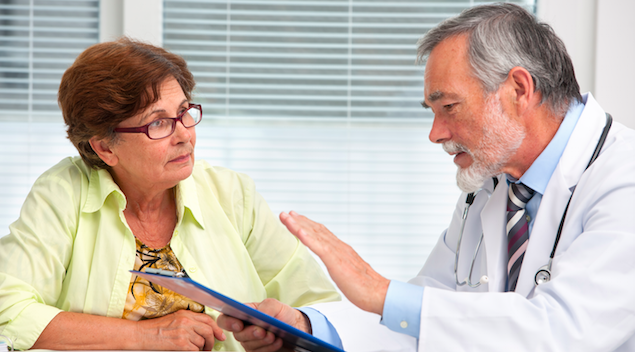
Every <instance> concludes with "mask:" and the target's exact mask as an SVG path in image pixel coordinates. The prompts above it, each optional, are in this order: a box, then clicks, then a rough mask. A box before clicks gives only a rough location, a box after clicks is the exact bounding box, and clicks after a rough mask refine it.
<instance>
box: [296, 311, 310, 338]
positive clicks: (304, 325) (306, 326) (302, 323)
mask: <svg viewBox="0 0 635 352" xmlns="http://www.w3.org/2000/svg"><path fill="white" fill-rule="evenodd" d="M295 311H296V312H298V313H300V314H298V315H297V319H296V327H297V328H298V329H300V330H302V331H304V332H306V333H308V334H311V335H313V330H312V329H311V321H310V320H309V317H308V316H307V315H306V314H304V312H302V311H301V310H297V309H296V310H295Z"/></svg>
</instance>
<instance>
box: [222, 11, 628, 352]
mask: <svg viewBox="0 0 635 352" xmlns="http://www.w3.org/2000/svg"><path fill="white" fill-rule="evenodd" d="M418 50H419V56H420V58H422V59H423V60H424V61H426V69H425V76H424V101H423V103H422V105H423V106H424V107H425V108H429V109H431V110H432V112H433V113H434V123H433V126H432V130H431V132H430V140H431V141H432V142H434V143H439V144H441V145H442V146H443V148H444V150H446V151H447V152H448V153H449V154H451V155H454V156H455V157H454V162H455V164H456V165H457V166H458V173H457V181H458V185H459V187H460V188H461V189H462V190H463V191H464V192H465V193H463V194H462V195H461V196H460V198H459V200H458V203H457V206H456V210H455V212H454V216H453V219H452V222H451V223H450V226H449V227H448V229H447V230H446V231H445V232H444V233H442V235H441V237H440V238H439V241H438V243H437V245H436V247H435V248H434V250H433V251H432V253H431V255H430V257H429V258H428V260H427V262H426V264H425V265H424V267H423V269H422V270H421V272H420V273H419V275H418V276H417V277H415V278H414V279H412V280H411V281H410V282H409V283H401V282H397V281H390V280H388V279H386V278H384V277H382V276H380V275H379V274H378V273H376V272H375V271H374V270H373V269H372V268H371V267H370V266H369V265H368V264H367V263H366V262H364V261H363V260H362V259H361V258H360V257H359V256H358V255H357V254H356V253H355V252H354V251H353V250H352V249H351V248H350V247H349V246H348V245H346V244H344V243H343V242H341V241H340V240H338V239H337V237H335V236H334V235H333V234H332V233H331V232H329V231H328V230H327V229H326V228H325V227H324V226H322V225H320V224H317V223H315V222H313V221H311V220H309V219H307V218H306V217H304V216H301V215H299V214H296V213H294V212H290V213H289V214H286V213H283V214H281V215H280V218H281V220H282V221H283V223H284V224H285V225H287V227H288V228H289V229H290V230H291V232H292V233H294V234H295V235H296V236H297V237H298V238H300V240H301V241H302V242H303V243H304V244H306V245H307V246H308V247H309V248H310V249H311V250H313V251H314V252H315V253H316V254H317V255H318V256H320V258H321V259H322V260H323V262H324V264H325V265H326V267H327V268H328V270H329V273H330V274H331V277H332V278H333V280H334V281H335V282H336V283H337V285H338V286H339V288H340V289H341V290H342V292H343V293H344V294H345V295H346V297H347V298H348V299H349V300H350V302H351V303H353V304H354V305H356V306H357V307H359V308H361V310H363V311H366V312H370V313H364V312H362V311H361V310H359V309H351V308H350V307H347V306H343V305H342V303H338V304H323V305H320V306H316V307H315V308H316V309H317V311H310V310H304V314H305V315H303V314H302V313H300V312H299V311H297V310H293V309H290V308H289V307H287V306H284V305H282V304H279V303H278V302H277V301H272V300H267V301H264V302H263V303H260V304H259V305H257V306H258V307H259V309H261V310H263V311H265V312H267V313H269V314H272V315H274V316H277V317H279V318H281V319H283V320H285V321H287V322H289V323H292V324H294V325H296V326H304V324H306V325H305V326H304V329H305V331H311V332H312V333H313V334H314V335H316V336H318V337H322V338H324V339H327V340H329V341H330V342H332V343H334V344H339V343H340V340H341V345H342V346H343V347H344V348H345V349H346V350H349V351H354V350H359V351H370V350H390V349H394V350H397V349H404V350H407V349H415V346H418V350H419V351H634V350H635V205H634V204H635V203H634V201H633V200H634V199H635V132H634V131H633V130H630V129H628V128H626V127H624V126H623V125H621V124H619V123H617V122H612V124H611V123H610V119H608V118H607V117H606V115H605V112H604V111H603V110H602V108H601V107H600V106H599V105H598V103H597V102H596V101H595V100H594V98H593V96H591V94H585V95H580V93H579V86H578V83H577V81H576V79H575V76H574V71H573V66H572V63H571V60H570V58H569V56H568V55H567V53H566V50H565V47H564V44H563V43H562V41H561V40H560V39H559V38H557V37H556V35H555V34H554V32H553V30H552V29H551V28H550V27H549V26H548V25H546V24H543V23H539V22H537V21H536V19H535V18H534V17H533V16H532V15H531V14H529V13H528V12H527V11H525V10H524V9H522V8H521V7H519V6H516V5H513V4H495V5H484V6H478V7H473V8H471V9H468V10H466V11H464V12H463V13H461V14H460V15H459V16H458V17H455V18H451V19H449V20H447V21H445V22H443V23H441V24H440V25H439V26H437V27H436V28H434V29H432V30H430V31H429V32H428V33H427V34H426V35H425V36H424V37H423V38H422V39H421V40H420V42H419V49H418ZM607 132H608V135H607V134H606V133H607ZM589 164H590V165H589ZM472 193H473V195H470V194H472ZM470 203H471V205H470ZM467 207H470V209H469V211H466V208H467ZM567 208H568V209H567ZM565 213H566V216H565ZM559 227H561V230H560V231H559V230H558V229H559ZM559 233H560V235H558V234H559ZM479 242H481V243H480V245H479ZM552 252H553V253H552ZM304 316H307V317H308V318H309V319H306V318H304ZM379 316H381V323H377V322H378V321H379ZM372 317H375V319H374V321H373V320H372ZM219 325H220V326H221V327H223V328H225V329H229V330H232V331H234V332H235V336H236V338H237V339H238V340H239V341H242V342H243V346H245V347H246V348H247V349H248V350H256V349H258V350H260V351H267V350H275V349H277V348H279V346H280V341H279V339H277V338H276V337H275V336H274V335H273V334H272V333H271V332H265V331H262V329H260V328H257V327H254V326H249V327H244V326H243V325H242V323H241V322H239V321H237V320H235V319H233V318H230V317H227V316H222V317H221V318H219ZM388 329H390V330H388ZM388 331H394V332H396V333H394V334H392V335H391V333H390V332H388ZM364 342H367V343H364Z"/></svg>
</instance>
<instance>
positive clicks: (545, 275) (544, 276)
mask: <svg viewBox="0 0 635 352" xmlns="http://www.w3.org/2000/svg"><path fill="white" fill-rule="evenodd" d="M549 280H551V271H550V270H549V265H545V266H542V267H541V268H540V269H538V271H537V272H536V276H535V277H534V281H535V282H536V285H540V284H544V283H545V282H549Z"/></svg>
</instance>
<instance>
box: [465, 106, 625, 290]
mask: <svg viewBox="0 0 635 352" xmlns="http://www.w3.org/2000/svg"><path fill="white" fill-rule="evenodd" d="M612 122H613V118H612V117H611V115H610V114H608V113H607V114H606V124H605V125H604V129H603V130H602V135H601V136H600V140H599V141H598V144H597V145H596V146H595V151H593V155H592V156H591V160H589V164H587V166H586V167H585V168H584V171H586V170H587V169H588V168H589V166H591V164H593V162H594V161H595V159H597V157H598V155H600V150H602V146H604V142H605V141H606V136H607V135H608V134H609V130H610V129H611V124H612ZM492 180H493V181H494V189H496V186H497V185H498V179H497V178H496V177H492ZM483 190H484V189H481V190H479V191H478V192H476V193H474V192H472V193H470V194H468V195H467V197H466V199H465V209H464V210H463V215H462V216H461V228H460V232H459V240H458V242H457V247H456V256H455V258H454V280H455V281H456V284H457V285H459V286H463V285H468V286H469V287H471V288H476V287H479V286H481V285H482V284H486V283H488V282H489V278H488V277H487V275H483V276H481V278H480V279H479V280H478V282H472V271H473V270H474V263H475V262H476V256H477V255H478V251H479V249H480V248H481V243H482V242H483V236H484V235H483V233H482V232H481V237H480V238H479V240H478V243H477V244H476V250H475V251H474V256H472V264H471V265H470V271H469V273H468V275H467V277H466V278H465V280H463V281H459V276H458V274H457V270H458V266H459V256H460V253H461V240H462V239H463V231H464V230H465V221H466V220H467V215H468V213H469V211H470V207H471V206H472V203H474V199H475V198H476V195H477V194H479V193H480V192H481V191H483ZM484 191H485V192H486V193H488V197H489V196H491V195H492V192H493V191H492V192H489V191H487V190H484ZM574 191H575V188H574ZM574 191H572V192H571V196H570V197H569V201H568V202H567V206H566V208H564V213H563V214H562V219H560V226H558V232H557V233H556V239H555V241H554V243H553V249H552V250H551V254H550V255H549V261H548V262H547V264H545V265H543V266H541V267H540V268H539V269H538V271H537V272H536V275H535V276H534V283H535V284H536V286H538V285H541V284H544V283H546V282H549V281H550V280H551V264H552V263H553V257H554V256H555V255H556V248H558V242H560V235H561V234H562V228H563V226H564V220H565V218H566V217H567V211H568V210H569V204H571V198H573V192H574Z"/></svg>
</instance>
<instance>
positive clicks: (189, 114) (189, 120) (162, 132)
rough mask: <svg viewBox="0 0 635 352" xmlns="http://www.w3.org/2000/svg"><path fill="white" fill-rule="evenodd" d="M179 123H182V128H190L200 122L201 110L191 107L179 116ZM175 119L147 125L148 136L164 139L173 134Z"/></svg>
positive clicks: (157, 121) (160, 120) (161, 120)
mask: <svg viewBox="0 0 635 352" xmlns="http://www.w3.org/2000/svg"><path fill="white" fill-rule="evenodd" d="M180 117H181V121H182V122H183V126H185V127H192V126H195V125H196V124H197V123H199V122H201V117H202V114H201V110H199V109H198V108H197V107H194V106H193V107H191V108H189V109H188V110H186V111H185V112H184V113H183V114H182V115H181V116H180ZM177 120H178V118H177V119H174V118H167V119H158V120H156V121H154V122H152V123H151V124H150V125H148V135H149V137H150V138H152V139H159V138H165V137H167V136H169V135H171V134H172V133H174V129H175V127H176V121H177Z"/></svg>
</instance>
